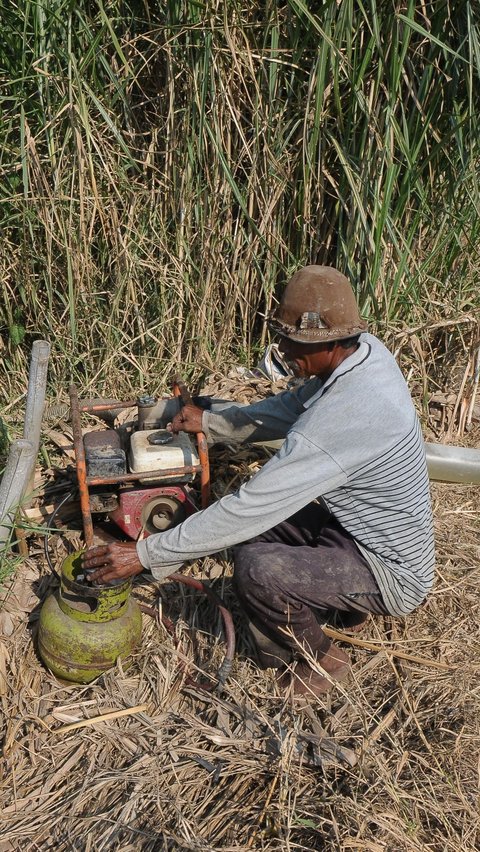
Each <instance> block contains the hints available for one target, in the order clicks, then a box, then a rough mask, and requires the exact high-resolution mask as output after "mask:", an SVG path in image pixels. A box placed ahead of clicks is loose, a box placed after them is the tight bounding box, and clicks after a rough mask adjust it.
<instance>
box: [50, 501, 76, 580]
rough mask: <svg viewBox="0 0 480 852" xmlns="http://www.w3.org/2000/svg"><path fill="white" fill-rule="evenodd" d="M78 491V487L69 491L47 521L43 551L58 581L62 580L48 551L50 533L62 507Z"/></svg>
mask: <svg viewBox="0 0 480 852" xmlns="http://www.w3.org/2000/svg"><path fill="white" fill-rule="evenodd" d="M76 490H77V489H76V487H75V488H72V490H71V491H69V492H68V494H66V495H65V497H63V499H62V500H60V503H59V504H58V506H55V509H54V510H53V512H52V514H51V515H50V517H49V519H48V521H47V532H46V533H45V538H44V540H43V550H44V553H45V558H46V560H47V564H48V567H49V568H50V571H51V572H52V574H54V575H55V577H56V578H57V580H60V576H59V574H58V571H57V570H56V568H54V567H53V563H52V560H51V559H50V553H49V550H48V541H49V538H50V532H51V530H52V527H53V523H54V521H55V518H56V517H57V514H58V512H59V511H60V509H61V508H62V506H64V505H65V503H68V501H69V500H71V499H72V497H73V496H74V494H75V492H76Z"/></svg>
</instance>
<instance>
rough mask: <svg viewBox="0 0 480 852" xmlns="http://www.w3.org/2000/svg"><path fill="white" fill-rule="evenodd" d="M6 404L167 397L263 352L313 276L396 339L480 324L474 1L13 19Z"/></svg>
mask: <svg viewBox="0 0 480 852" xmlns="http://www.w3.org/2000/svg"><path fill="white" fill-rule="evenodd" d="M2 30H3V39H2V46H1V47H0V67H1V86H0V104H1V127H0V175H1V181H0V187H1V197H2V205H1V211H0V217H1V219H0V221H1V227H2V242H1V245H0V276H1V277H0V293H1V296H0V298H1V314H0V321H1V324H2V350H1V357H2V360H3V365H4V367H5V370H6V375H7V379H6V382H5V395H6V396H7V397H9V396H11V395H13V393H14V392H15V388H16V387H17V385H18V382H19V378H21V374H22V369H23V367H22V364H23V363H24V360H25V357H24V347H25V349H26V351H28V349H29V346H30V342H31V339H32V338H33V337H37V336H41V337H48V338H49V339H50V340H51V342H52V347H53V351H54V354H53V356H52V365H53V371H54V379H56V381H58V383H59V384H60V383H65V384H66V382H67V381H68V380H69V378H70V377H71V376H73V377H76V378H77V379H79V380H80V381H81V383H82V385H83V386H84V387H85V388H86V389H90V390H92V391H93V390H95V392H108V391H112V389H116V388H118V387H119V386H120V387H122V386H128V385H130V386H132V387H136V388H138V389H140V388H142V387H148V388H149V389H152V390H153V389H154V388H155V387H157V386H158V385H160V384H161V383H162V382H164V381H165V380H166V378H167V376H168V375H169V373H170V372H171V369H172V365H173V364H179V363H182V364H183V365H186V366H185V368H186V369H187V371H188V369H189V366H191V365H193V364H194V363H197V364H199V365H200V367H208V368H212V367H214V366H215V365H219V364H222V363H223V362H224V361H225V359H226V357H227V356H228V354H229V353H231V352H235V353H236V356H238V352H239V351H242V352H243V353H249V352H250V350H251V347H252V346H255V345H259V344H260V343H262V342H263V337H262V334H263V331H262V324H261V322H259V320H258V314H259V313H260V314H263V313H265V312H266V311H268V310H269V308H270V306H271V304H272V300H273V299H274V296H275V293H276V292H278V290H279V288H281V285H282V283H283V282H284V281H285V280H286V278H287V277H288V275H289V274H290V273H291V272H292V270H294V269H295V268H296V267H297V266H299V265H302V264H305V263H308V262H321V263H331V264H334V265H337V266H339V267H340V268H341V269H343V270H344V271H345V272H347V274H349V275H350V276H351V278H352V280H353V282H354V284H355V286H356V288H357V292H358V295H359V299H360V303H361V306H362V310H363V311H364V313H365V315H366V316H367V317H369V318H370V319H371V320H372V321H373V323H374V324H377V325H378V326H380V327H381V328H385V326H391V327H395V328H400V327H402V326H404V325H407V326H409V325H415V326H418V327H421V326H425V325H428V324H429V323H432V322H437V323H438V322H440V323H441V322H442V321H443V320H445V321H446V320H452V321H455V320H456V319H457V318H459V317H461V316H463V315H465V314H468V316H470V315H472V314H474V313H475V311H478V308H479V297H478V292H477V285H476V273H477V270H478V266H479V257H478V248H477V246H478V236H479V228H480V226H479V222H480V217H479V211H480V193H479V189H478V179H477V172H478V164H479V153H480V150H479V148H480V146H479V105H480V102H479V95H478V91H479V70H480V35H479V13H478V11H477V10H476V8H475V5H474V4H473V3H470V2H466V0H452V2H450V3H449V4H447V3H446V2H443V0H442V2H439V1H438V0H433V2H431V3H428V4H418V3H415V2H413V0H403V2H395V1H394V0H392V2H389V1H388V0H386V2H378V0H367V2H365V3H358V2H354V0H342V2H341V3H337V2H331V0H329V2H323V3H307V2H305V0H288V2H283V3H279V2H273V0H266V2H261V3H256V4H250V3H243V4H242V3H240V2H236V0H224V1H223V2H220V0H213V2H211V0H206V2H203V3H198V2H194V3H193V2H186V0H167V2H165V3H161V4H160V3H157V2H154V0H144V2H134V0H132V2H130V3H126V2H119V0H77V1H76V2H73V0H35V2H33V1H32V0H18V2H17V3H16V4H9V3H8V4H7V3H3V4H2Z"/></svg>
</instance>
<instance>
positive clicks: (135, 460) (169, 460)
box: [128, 429, 200, 482]
mask: <svg viewBox="0 0 480 852" xmlns="http://www.w3.org/2000/svg"><path fill="white" fill-rule="evenodd" d="M151 435H152V436H154V439H155V440H159V441H163V440H164V441H166V443H159V444H152V443H150V441H149V437H150V436H151ZM128 460H129V465H130V471H131V472H132V473H142V471H144V470H145V471H147V470H158V471H160V472H159V473H157V474H155V476H148V477H146V478H145V479H142V480H141V482H190V481H191V480H192V479H193V478H194V474H186V475H185V476H181V477H178V476H175V477H171V476H168V475H167V476H165V475H164V474H162V473H161V471H163V470H165V471H166V470H170V469H171V468H173V467H184V466H190V465H198V464H200V460H199V458H198V455H197V453H196V451H195V449H194V446H193V443H192V440H191V438H190V437H189V435H187V433H186V432H180V433H179V434H178V435H173V434H172V433H171V432H168V431H167V430H166V429H146V430H141V431H139V432H134V433H133V434H132V436H131V438H130V451H129V459H128Z"/></svg>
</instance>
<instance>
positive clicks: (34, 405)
mask: <svg viewBox="0 0 480 852" xmlns="http://www.w3.org/2000/svg"><path fill="white" fill-rule="evenodd" d="M49 357H50V343H49V342H48V340H36V341H35V342H34V344H33V346H32V355H31V360H30V373H29V376H28V391H27V402H26V406H25V419H24V423H23V437H24V438H25V440H26V441H30V443H31V444H32V445H33V449H34V454H33V458H32V462H31V468H30V471H29V474H28V478H27V483H26V490H27V491H28V492H30V491H33V482H34V476H35V462H36V458H37V455H38V449H39V447H40V433H41V431H42V419H43V409H44V407H45V391H46V387H47V371H48V359H49Z"/></svg>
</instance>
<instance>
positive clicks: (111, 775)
mask: <svg viewBox="0 0 480 852" xmlns="http://www.w3.org/2000/svg"><path fill="white" fill-rule="evenodd" d="M231 384H232V380H230V385H231ZM216 387H217V389H218V383H217V384H216ZM223 390H224V391H225V390H228V383H227V385H225V384H224V385H223ZM259 392H265V387H260V385H259V384H258V383H253V384H251V385H250V387H246V388H245V389H244V394H243V396H244V398H245V399H247V398H248V397H249V395H252V394H254V395H255V394H258V393H259ZM469 440H470V441H471V442H472V443H475V441H476V440H477V443H478V435H475V434H473V433H470V436H469ZM260 456H261V453H260V452H259V453H257V457H258V460H257V461H256V460H255V457H254V456H253V457H252V455H250V456H249V457H248V458H247V457H246V456H240V457H239V456H237V457H236V458H231V459H230V458H228V457H227V456H226V455H225V454H217V457H216V460H215V465H216V473H217V476H216V481H217V486H218V488H219V489H222V488H224V487H226V486H228V487H232V483H233V487H235V484H236V483H237V481H238V479H240V478H242V477H244V476H245V475H249V474H251V473H252V472H253V470H254V469H255V465H256V464H258V463H261V458H260ZM252 458H253V461H252ZM433 498H434V508H435V523H436V539H437V549H438V562H437V568H438V570H437V574H438V580H437V584H436V587H435V589H434V591H433V593H432V594H431V595H430V597H429V599H428V601H427V603H426V604H425V605H424V606H423V607H421V608H420V609H419V610H418V611H417V612H416V613H414V614H413V615H412V616H410V617H409V618H407V619H390V618H379V619H373V618H371V619H370V620H369V622H368V623H367V627H366V629H365V630H364V632H363V633H362V636H361V638H362V639H366V640H372V641H373V642H378V643H379V644H380V647H379V650H378V651H376V652H372V651H367V650H364V649H358V648H352V650H351V657H352V662H353V678H352V681H351V683H349V684H348V686H346V687H345V688H343V687H342V688H341V689H336V690H335V691H333V692H332V693H331V695H330V696H328V697H326V698H325V700H324V701H316V702H312V703H311V704H310V705H306V704H304V705H302V704H298V703H295V704H292V700H291V698H290V697H289V696H288V695H283V694H280V693H279V691H278V689H277V687H276V685H275V683H274V680H273V677H272V675H271V673H270V672H266V673H265V672H261V671H259V670H258V669H257V668H256V666H255V665H254V663H253V662H252V661H251V659H250V657H249V654H250V648H249V645H248V640H247V635H246V631H245V626H244V624H243V623H242V620H241V616H240V613H239V612H238V610H237V607H236V603H235V600H234V599H233V596H232V592H231V588H230V581H229V576H230V574H231V569H230V565H229V563H228V562H227V561H225V560H221V559H207V560H204V562H203V564H200V563H199V564H197V565H195V566H193V567H192V569H191V570H192V571H193V572H194V573H196V574H200V572H201V573H202V574H203V576H206V577H209V578H210V579H211V581H212V582H213V583H214V585H215V588H216V589H217V591H219V592H220V593H221V594H222V595H223V596H224V597H225V599H226V601H227V603H228V605H229V606H230V607H231V609H232V611H233V614H234V617H235V621H236V625H237V636H238V654H237V657H236V661H235V665H234V670H233V673H232V676H231V678H230V679H229V681H228V683H227V685H226V688H225V690H224V691H223V692H222V693H221V694H216V693H212V694H209V693H204V692H202V691H200V690H199V689H198V688H197V687H192V686H191V685H189V682H188V677H189V676H191V675H192V676H195V674H196V672H198V670H202V671H205V670H207V671H209V672H210V673H213V672H214V671H215V668H216V665H218V662H219V661H220V659H221V656H222V649H223V645H222V634H221V625H220V622H219V617H218V613H217V612H216V611H215V609H212V604H211V603H210V602H209V601H208V600H206V599H204V598H201V597H199V596H198V595H197V594H196V593H194V592H191V591H190V590H185V589H184V588H183V587H181V588H178V587H177V586H174V585H172V584H170V585H168V584H167V585H166V586H163V587H162V591H161V597H160V596H159V593H158V587H153V586H144V585H138V586H137V587H136V594H137V595H139V596H140V597H141V598H142V599H144V600H145V599H147V600H148V601H149V602H150V603H152V601H153V600H155V601H159V600H161V601H162V607H163V612H164V613H165V614H167V615H169V616H170V617H171V618H173V619H174V621H175V623H176V635H175V637H174V638H172V637H171V636H169V635H168V634H167V633H166V632H165V631H164V629H163V627H159V626H158V625H157V624H156V622H155V621H154V620H153V619H151V618H148V617H147V616H145V624H144V635H143V643H142V648H141V650H140V651H139V653H138V654H137V656H136V657H135V659H134V661H133V664H132V665H131V667H129V668H128V669H127V670H123V668H122V666H121V665H119V666H118V667H117V668H116V669H115V670H112V671H110V672H109V673H107V674H106V675H105V676H104V677H102V678H100V679H99V680H98V681H97V682H96V683H94V684H93V685H90V686H84V687H80V686H75V685H63V684H59V683H58V682H57V681H56V680H55V679H54V678H53V677H52V676H51V675H49V674H48V672H46V671H45V669H44V668H43V667H42V665H41V663H40V662H39V660H38V658H37V656H36V654H35V651H34V646H33V644H32V631H33V632H34V631H35V624H36V618H37V617H38V611H36V609H35V608H36V607H37V605H38V603H39V600H41V599H43V598H44V596H45V595H46V593H47V592H48V588H49V586H50V583H51V579H50V577H49V574H48V571H47V569H46V568H45V566H44V564H43V557H42V554H41V551H40V548H39V547H38V549H36V544H35V540H33V541H32V543H31V549H30V559H29V560H28V561H27V563H26V564H25V566H24V569H23V571H22V572H21V573H20V574H18V575H17V578H16V580H15V582H14V584H13V586H12V587H11V589H10V592H9V594H8V596H7V598H6V601H5V605H4V608H3V611H2V612H1V613H0V623H1V628H2V632H3V638H4V643H3V647H2V650H1V658H0V672H1V680H0V692H1V701H2V708H3V712H4V720H3V732H2V733H3V775H2V785H1V794H0V797H1V807H2V817H1V832H0V837H1V842H0V850H1V852H10V850H22V852H25V850H32V852H33V850H42V852H43V850H49V849H55V850H65V852H67V850H68V852H70V850H82V852H83V850H88V851H89V852H94V850H98V852H100V850H102V852H103V850H109V852H110V850H122V852H127V851H128V852H130V850H131V851H132V852H133V850H142V852H143V850H145V851H146V850H155V852H157V850H158V852H160V850H162V852H163V850H169V852H170V850H210V852H214V850H224V852H227V850H231V852H233V850H246V849H254V850H268V852H274V850H292V852H293V850H329V851H330V850H331V852H338V850H368V852H403V850H405V852H407V850H408V852H411V850H428V852H434V851H435V850H439V852H440V850H441V852H447V850H448V852H459V850H462V852H473V850H476V849H478V848H479V844H480V818H479V810H478V795H479V764H478V754H479V743H480V730H479V719H480V691H479V688H478V669H479V666H478V650H479V641H480V627H479V625H480V617H479V616H480V613H479V604H478V583H479V571H480V569H479V567H478V564H479V555H480V548H479V538H478V532H479V528H480V525H479V517H480V497H479V493H478V489H475V488H469V487H462V486H446V485H434V486H433ZM32 610H33V612H32ZM31 613H32V614H31ZM392 648H396V649H399V650H402V651H407V652H410V653H413V654H417V655H420V656H422V657H425V658H429V659H432V660H436V661H443V662H444V663H447V664H448V666H449V669H448V670H445V671H439V670H437V669H434V668H430V667H428V666H427V665H414V664H411V663H407V662H405V661H402V660H399V659H397V658H395V657H394V656H392V655H391V654H390V653H389V651H391V650H392ZM185 663H187V667H185ZM139 705H146V709H144V710H143V711H142V710H140V712H138V706H139ZM126 708H133V710H134V711H135V712H132V713H131V714H128V715H124V716H121V717H117V718H112V719H109V720H107V721H98V722H95V721H93V722H92V724H90V725H88V726H86V727H82V728H77V729H74V730H72V731H63V732H62V730H61V728H62V727H64V726H65V725H67V724H69V723H72V722H76V721H81V720H84V719H86V718H92V719H94V718H95V717H97V716H99V715H102V714H104V713H109V712H112V711H122V710H125V709H126Z"/></svg>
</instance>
